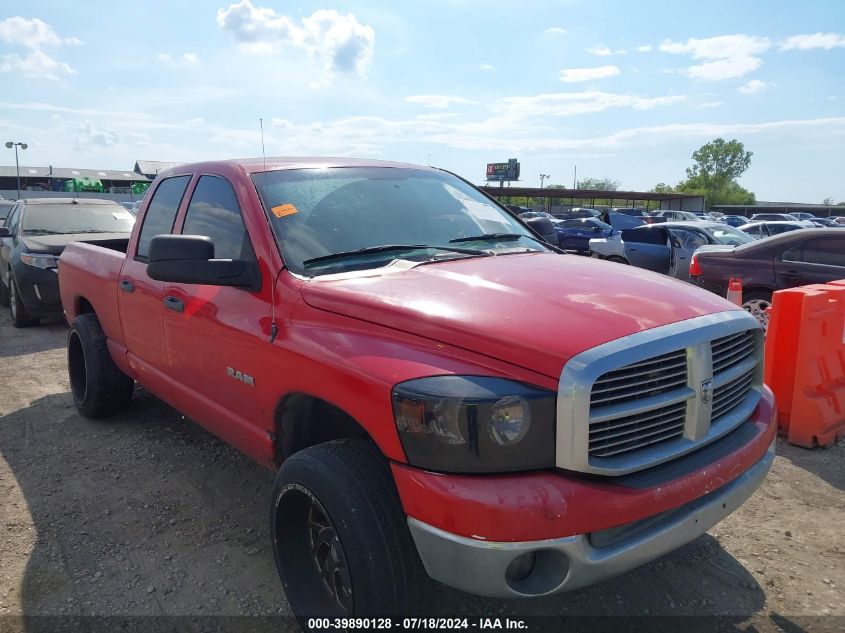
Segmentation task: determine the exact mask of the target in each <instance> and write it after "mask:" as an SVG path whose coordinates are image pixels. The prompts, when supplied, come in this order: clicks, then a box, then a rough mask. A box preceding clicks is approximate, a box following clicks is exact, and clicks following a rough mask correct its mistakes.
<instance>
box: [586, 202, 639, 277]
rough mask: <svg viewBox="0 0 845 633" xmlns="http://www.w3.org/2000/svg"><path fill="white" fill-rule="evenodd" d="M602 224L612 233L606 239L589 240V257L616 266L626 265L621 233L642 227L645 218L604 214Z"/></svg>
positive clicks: (610, 213) (620, 214)
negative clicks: (608, 227) (610, 229)
mask: <svg viewBox="0 0 845 633" xmlns="http://www.w3.org/2000/svg"><path fill="white" fill-rule="evenodd" d="M602 222H604V223H605V224H607V225H609V226H610V227H611V228H612V229H613V231H612V232H611V233H610V235H608V236H607V237H594V238H591V239H590V243H589V246H590V255H591V256H592V257H594V258H597V259H606V260H608V261H611V262H615V263H617V264H627V263H628V260H627V259H625V244H624V243H623V242H622V231H623V230H625V229H630V228H633V227H635V226H643V225H644V224H645V218H641V217H637V216H632V215H625V214H623V213H612V212H605V213H603V214H602Z"/></svg>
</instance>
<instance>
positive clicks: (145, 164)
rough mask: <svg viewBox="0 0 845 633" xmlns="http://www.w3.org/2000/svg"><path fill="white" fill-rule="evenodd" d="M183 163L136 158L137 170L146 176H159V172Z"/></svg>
mask: <svg viewBox="0 0 845 633" xmlns="http://www.w3.org/2000/svg"><path fill="white" fill-rule="evenodd" d="M179 165H182V163H174V162H167V161H161V160H136V161H135V168H134V169H135V171H136V172H137V173H139V174H144V175H145V176H153V177H155V176H158V174H159V172H162V171H164V170H165V169H170V168H172V167H178V166H179Z"/></svg>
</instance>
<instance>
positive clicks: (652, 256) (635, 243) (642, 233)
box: [622, 226, 669, 274]
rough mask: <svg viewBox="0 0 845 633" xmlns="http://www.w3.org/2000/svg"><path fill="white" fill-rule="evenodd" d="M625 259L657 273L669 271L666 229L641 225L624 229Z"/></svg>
mask: <svg viewBox="0 0 845 633" xmlns="http://www.w3.org/2000/svg"><path fill="white" fill-rule="evenodd" d="M622 241H623V242H624V243H625V259H627V260H628V261H629V262H630V263H631V264H632V265H634V266H638V267H639V268H646V269H648V270H653V271H654V272H657V273H664V274H665V273H667V272H669V245H668V244H667V237H666V229H664V228H662V227H660V228H650V227H645V226H644V227H640V228H635V229H625V230H624V231H622Z"/></svg>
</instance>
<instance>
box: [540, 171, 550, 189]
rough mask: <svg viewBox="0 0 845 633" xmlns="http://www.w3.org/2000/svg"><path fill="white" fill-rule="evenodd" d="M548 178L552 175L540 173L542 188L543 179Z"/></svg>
mask: <svg viewBox="0 0 845 633" xmlns="http://www.w3.org/2000/svg"><path fill="white" fill-rule="evenodd" d="M546 178H551V176H549V175H548V174H540V189H542V188H543V181H544V180H545V179H546Z"/></svg>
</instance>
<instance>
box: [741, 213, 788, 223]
mask: <svg viewBox="0 0 845 633" xmlns="http://www.w3.org/2000/svg"><path fill="white" fill-rule="evenodd" d="M798 219H799V218H797V217H796V216H794V215H793V214H791V213H755V214H754V215H752V216H751V221H752V222H766V221H768V222H795V221H796V220H798Z"/></svg>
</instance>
